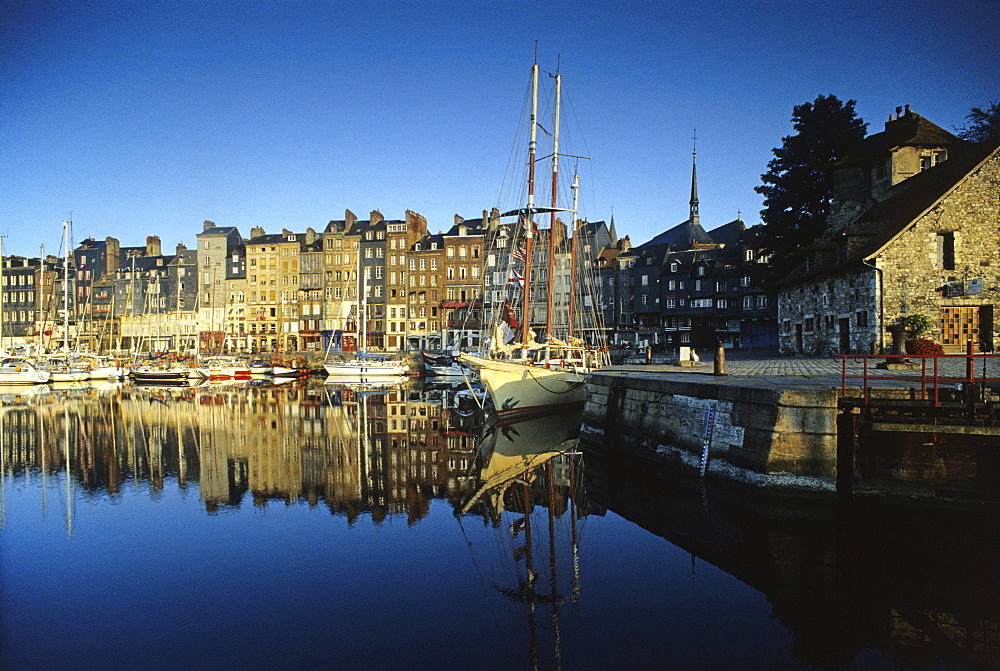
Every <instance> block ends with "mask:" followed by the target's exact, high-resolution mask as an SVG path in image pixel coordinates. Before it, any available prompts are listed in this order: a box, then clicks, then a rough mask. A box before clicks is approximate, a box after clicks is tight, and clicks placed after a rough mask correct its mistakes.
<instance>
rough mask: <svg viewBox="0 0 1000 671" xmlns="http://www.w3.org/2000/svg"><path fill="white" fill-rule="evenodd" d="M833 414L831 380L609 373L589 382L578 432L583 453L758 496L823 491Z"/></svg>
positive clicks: (832, 451)
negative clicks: (628, 457)
mask: <svg viewBox="0 0 1000 671" xmlns="http://www.w3.org/2000/svg"><path fill="white" fill-rule="evenodd" d="M837 414H838V394H837V390H836V388H834V387H832V386H831V385H830V384H825V383H819V382H817V383H810V382H807V381H804V380H796V381H794V383H790V382H789V380H788V379H787V378H785V379H774V378H766V377H762V378H748V377H741V378H735V379H734V378H729V377H724V376H712V375H706V374H684V373H671V372H656V371H650V370H643V371H639V370H635V369H631V370H630V369H626V368H621V369H615V368H611V369H605V370H601V371H598V372H595V373H593V374H591V376H590V377H589V378H588V383H587V403H586V407H585V410H584V426H583V433H584V438H585V440H586V441H587V445H588V446H589V447H590V449H603V450H609V451H610V450H616V449H624V450H629V451H633V452H638V453H640V454H643V455H645V456H649V457H652V458H655V459H657V460H660V461H663V462H667V463H669V464H672V465H675V466H677V467H679V468H681V469H684V470H689V471H691V472H692V473H694V474H696V475H699V474H702V473H704V474H705V476H706V477H708V478H712V479H722V480H728V481H731V482H732V483H734V484H742V485H746V486H749V487H752V488H753V489H755V490H757V491H759V492H762V493H773V494H780V495H812V494H823V495H828V494H832V493H833V492H835V490H836V475H837ZM706 445H707V450H706Z"/></svg>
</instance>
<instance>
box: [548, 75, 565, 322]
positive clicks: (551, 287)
mask: <svg viewBox="0 0 1000 671" xmlns="http://www.w3.org/2000/svg"><path fill="white" fill-rule="evenodd" d="M555 80H556V107H555V119H554V121H553V129H552V207H553V212H552V214H551V215H549V216H550V218H549V278H548V279H549V281H548V283H547V286H546V293H547V294H548V302H547V304H546V310H545V333H546V335H547V336H552V335H553V333H552V318H553V317H552V315H553V303H554V299H555V293H556V292H555V282H556V277H555V275H556V221H557V219H556V213H555V207H556V199H557V196H558V192H559V116H560V114H559V104H560V100H561V94H562V75H561V74H559V66H558V65H557V66H556V74H555Z"/></svg>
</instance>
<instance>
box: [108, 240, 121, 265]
mask: <svg viewBox="0 0 1000 671" xmlns="http://www.w3.org/2000/svg"><path fill="white" fill-rule="evenodd" d="M104 254H105V258H104V272H106V273H113V272H115V271H116V270H118V268H119V266H120V265H121V256H122V250H121V245H120V244H119V242H118V239H117V238H112V237H107V238H105V239H104Z"/></svg>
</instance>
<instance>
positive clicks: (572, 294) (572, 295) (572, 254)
mask: <svg viewBox="0 0 1000 671" xmlns="http://www.w3.org/2000/svg"><path fill="white" fill-rule="evenodd" d="M572 189H573V214H572V218H573V230H572V235H573V237H572V238H570V242H569V250H570V251H569V315H568V320H567V321H568V322H569V326H568V331H567V332H566V337H567V338H570V337H572V336H573V313H574V312H575V310H574V308H575V306H576V234H577V226H576V224H577V219H576V208H577V199H578V197H579V195H580V175H579V174H574V175H573V186H572ZM584 335H586V334H584Z"/></svg>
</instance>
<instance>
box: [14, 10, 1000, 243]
mask: <svg viewBox="0 0 1000 671" xmlns="http://www.w3.org/2000/svg"><path fill="white" fill-rule="evenodd" d="M0 19H2V25H0V96H2V98H0V189H2V196H3V198H2V202H3V207H2V208H0V235H3V236H4V240H3V242H4V253H5V254H21V255H26V256H37V255H38V253H39V245H40V244H44V245H45V248H46V252H47V253H59V250H60V245H61V236H62V229H61V225H60V224H61V222H62V221H63V220H64V219H66V218H67V217H69V216H70V213H72V218H73V222H74V226H73V240H74V243H77V242H79V241H80V240H81V239H83V238H86V237H90V236H92V237H96V238H104V237H106V236H109V235H111V236H114V237H117V238H118V239H119V240H120V241H121V242H122V244H123V245H138V244H143V243H144V242H145V238H146V236H147V235H159V236H160V238H161V240H162V242H163V247H164V250H165V251H166V250H172V249H173V247H174V245H176V244H177V243H178V242H184V243H185V244H186V245H188V246H189V247H193V246H194V245H195V244H196V242H197V240H196V238H195V235H196V234H197V233H198V232H199V231H200V230H201V225H202V221H204V220H205V219H210V220H212V221H215V222H216V223H217V224H220V225H227V226H228V225H234V226H238V227H239V229H240V231H241V232H242V233H243V234H244V235H248V234H249V230H250V228H251V227H253V226H260V227H262V228H264V229H265V230H266V231H267V232H269V233H272V232H280V230H281V229H282V228H288V229H291V230H294V231H304V230H305V229H306V228H307V227H312V228H314V229H316V230H322V228H323V227H324V226H325V225H326V223H327V222H328V221H329V220H330V219H340V218H343V216H344V210H345V209H350V210H352V211H353V212H355V213H356V214H358V215H359V216H360V217H362V218H366V217H367V215H368V213H369V212H370V211H371V210H373V209H378V210H380V211H381V212H382V213H383V214H384V215H385V216H386V217H387V218H397V219H398V218H402V217H403V215H404V212H405V211H406V210H407V209H411V210H414V211H416V212H419V213H421V214H423V215H424V216H426V217H427V219H428V225H429V227H430V228H431V230H432V231H438V230H445V229H447V228H448V227H449V226H450V225H451V223H452V217H453V215H455V214H460V215H462V216H464V217H469V218H471V217H477V216H479V214H480V212H481V211H482V210H483V209H488V208H490V207H494V206H499V207H506V206H508V205H511V203H508V202H504V201H503V200H502V199H501V198H500V188H501V184H502V183H503V182H504V179H505V171H506V168H507V162H508V158H509V155H510V152H511V148H512V144H513V143H514V138H515V134H516V132H517V131H518V122H519V118H520V116H519V115H520V113H521V109H522V104H523V100H524V94H525V89H526V86H527V82H528V75H529V70H530V67H531V63H532V61H533V56H534V50H535V41H536V40H537V41H538V43H539V47H538V49H539V52H538V53H539V63H540V65H541V66H542V69H543V70H545V71H554V70H555V68H556V63H557V57H558V58H559V61H558V62H559V64H560V69H561V72H562V75H563V80H564V84H563V86H564V93H565V102H564V111H565V112H566V115H565V116H566V117H567V118H568V119H569V121H567V122H566V124H565V125H564V130H566V131H567V132H566V133H565V134H564V138H565V139H564V142H565V143H567V144H564V146H563V147H562V150H563V151H564V152H565V151H570V152H571V153H575V154H584V155H588V156H590V157H591V159H592V160H590V161H584V162H582V163H583V164H585V165H581V167H580V174H581V190H580V203H581V204H580V212H581V216H584V217H586V218H588V219H590V220H592V221H594V220H601V219H604V220H608V219H610V217H611V215H612V213H613V214H614V217H615V222H616V225H617V227H618V232H619V234H620V235H625V234H628V235H629V236H630V237H631V238H632V240H633V242H634V243H640V242H644V241H646V240H648V239H649V238H651V237H653V236H654V235H655V234H656V233H659V232H661V231H663V230H665V229H667V228H669V227H671V226H673V225H675V224H677V223H679V222H681V221H683V220H684V219H686V218H687V212H688V199H689V190H690V174H691V145H692V140H691V137H692V133H693V131H694V129H697V136H698V178H699V196H700V205H701V207H700V210H701V220H702V224H703V225H704V226H705V228H707V229H711V228H713V227H715V226H718V225H721V224H723V223H725V222H728V221H730V220H732V219H734V218H735V217H736V215H737V212H741V213H742V216H743V219H744V220H745V221H746V222H747V223H748V224H752V223H756V222H757V221H758V220H759V217H758V213H759V210H760V208H761V199H760V196H758V195H757V194H756V193H755V192H754V191H753V187H754V186H756V185H757V184H758V183H759V178H760V175H761V173H763V172H765V171H766V166H767V162H768V160H769V159H770V158H771V153H770V152H771V149H772V148H774V147H776V146H779V145H780V144H781V138H782V136H784V135H787V134H789V133H790V132H791V123H790V117H791V111H792V108H793V106H795V105H797V104H799V103H802V102H806V101H811V100H813V99H814V98H815V97H816V96H817V95H821V94H824V95H825V94H834V95H836V96H838V97H840V98H841V99H843V100H847V99H855V100H857V101H858V104H857V109H858V112H859V114H860V116H861V117H862V118H863V119H864V120H865V121H867V122H869V124H870V125H869V132H875V131H878V130H881V129H882V125H883V123H884V121H885V120H886V119H887V118H888V115H889V114H890V113H891V112H893V111H894V109H895V108H896V107H897V106H901V105H905V104H909V105H910V106H911V107H912V109H913V110H914V111H916V112H918V113H920V114H922V115H923V116H925V117H927V118H929V119H930V120H932V121H934V122H935V123H937V124H938V125H940V126H942V127H944V128H946V129H949V130H952V129H953V128H954V127H955V126H961V125H962V124H963V123H964V117H965V115H966V114H967V113H968V111H969V108H970V107H972V106H984V105H987V104H988V103H989V102H990V101H991V100H996V99H1000V40H998V39H997V35H998V34H1000V9H998V5H997V4H996V3H987V2H980V1H978V0H977V1H972V0H954V1H952V2H949V3H942V2H939V1H934V2H929V1H924V0H910V1H907V2H857V1H853V0H851V1H847V2H843V1H842V2H819V1H805V0H802V1H799V0H796V1H792V0H773V1H767V2H764V1H762V2H741V1H738V0H732V1H728V2H721V1H719V2H716V1H711V0H708V1H703V2H587V1H586V0H578V1H576V2H537V1H536V2H521V1H504V0H493V1H490V2H481V1H478V0H467V1H464V2H458V1H455V2H444V1H439V2H431V1H419V0H416V1H411V2H402V1H400V2H363V1H356V2H312V1H309V0H300V1H295V2H292V1H280V0H276V1H273V2H263V1H256V2H249V1H248V2H236V1H221V0H219V1H215V0H203V1H194V0H192V1H185V2H166V1H157V0H149V1H145V2H110V1H100V0H92V1H87V2H84V1H80V0H63V1H60V2H51V1H46V0H5V2H4V3H3V4H2V6H0ZM571 133H572V135H571ZM570 138H573V141H574V144H573V145H568V141H569V139H570ZM567 163H568V162H567V161H564V163H563V174H566V173H568V172H569V171H570V168H569V167H568V166H567Z"/></svg>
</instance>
